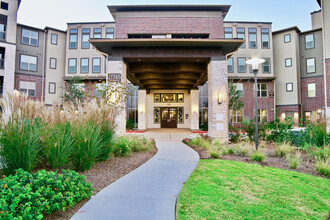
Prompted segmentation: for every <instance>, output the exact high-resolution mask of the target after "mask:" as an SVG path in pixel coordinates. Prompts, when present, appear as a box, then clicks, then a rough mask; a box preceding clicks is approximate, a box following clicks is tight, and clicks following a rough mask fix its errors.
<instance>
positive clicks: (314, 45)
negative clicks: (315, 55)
mask: <svg viewBox="0 0 330 220" xmlns="http://www.w3.org/2000/svg"><path fill="white" fill-rule="evenodd" d="M310 35H312V36H313V47H311V48H307V41H306V38H307V36H310ZM304 38H305V50H310V49H314V48H315V36H314V33H311V34H306V35H305V36H304Z"/></svg>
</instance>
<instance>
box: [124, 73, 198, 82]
mask: <svg viewBox="0 0 330 220" xmlns="http://www.w3.org/2000/svg"><path fill="white" fill-rule="evenodd" d="M129 74H132V73H129ZM129 74H128V75H129ZM135 77H136V78H138V79H139V80H140V81H141V80H149V79H162V80H175V79H191V80H198V79H199V78H200V77H201V74H200V73H173V74H169V73H135Z"/></svg>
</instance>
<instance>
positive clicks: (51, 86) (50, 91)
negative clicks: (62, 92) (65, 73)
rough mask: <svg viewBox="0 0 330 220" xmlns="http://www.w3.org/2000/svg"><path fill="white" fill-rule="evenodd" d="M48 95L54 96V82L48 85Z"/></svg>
mask: <svg viewBox="0 0 330 220" xmlns="http://www.w3.org/2000/svg"><path fill="white" fill-rule="evenodd" d="M48 93H49V94H56V83H54V82H50V83H49V89H48Z"/></svg>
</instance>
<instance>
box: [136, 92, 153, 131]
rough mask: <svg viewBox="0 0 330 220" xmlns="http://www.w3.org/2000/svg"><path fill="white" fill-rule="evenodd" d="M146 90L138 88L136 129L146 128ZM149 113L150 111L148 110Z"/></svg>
mask: <svg viewBox="0 0 330 220" xmlns="http://www.w3.org/2000/svg"><path fill="white" fill-rule="evenodd" d="M146 103H147V91H146V90H142V89H139V91H138V129H139V130H146V129H147V106H146ZM149 114H151V112H149ZM152 114H153V112H152Z"/></svg>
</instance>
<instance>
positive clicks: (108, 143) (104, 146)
mask: <svg viewBox="0 0 330 220" xmlns="http://www.w3.org/2000/svg"><path fill="white" fill-rule="evenodd" d="M114 134H115V131H114V129H113V126H112V125H111V124H110V123H109V122H108V121H103V122H102V123H101V125H100V138H101V143H100V144H101V146H100V148H101V149H100V153H99V156H98V159H97V160H98V161H105V160H107V159H108V158H109V157H110V153H111V151H112V145H113V136H114Z"/></svg>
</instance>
